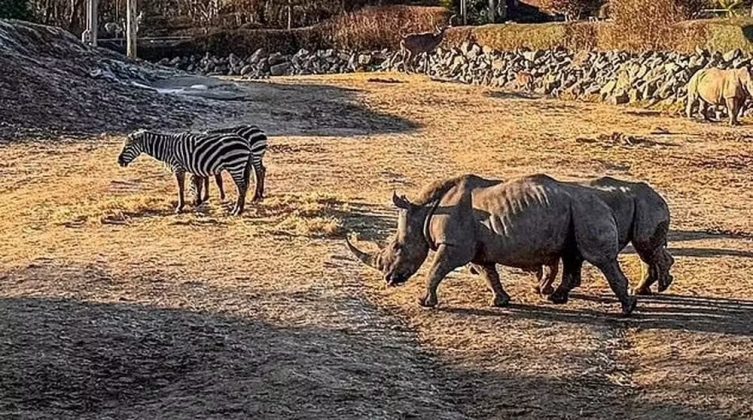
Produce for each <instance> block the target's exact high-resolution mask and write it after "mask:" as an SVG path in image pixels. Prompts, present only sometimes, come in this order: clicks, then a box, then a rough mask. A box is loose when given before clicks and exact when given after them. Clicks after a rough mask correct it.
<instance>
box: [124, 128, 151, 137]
mask: <svg viewBox="0 0 753 420" xmlns="http://www.w3.org/2000/svg"><path fill="white" fill-rule="evenodd" d="M146 132H147V130H146V128H139V129H138V130H135V131H132V132H131V133H130V134H128V137H131V138H134V137H140V136H143V135H144V134H146Z"/></svg>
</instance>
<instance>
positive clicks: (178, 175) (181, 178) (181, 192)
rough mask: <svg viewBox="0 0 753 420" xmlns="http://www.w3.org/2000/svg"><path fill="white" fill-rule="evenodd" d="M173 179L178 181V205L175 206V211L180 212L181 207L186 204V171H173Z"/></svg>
mask: <svg viewBox="0 0 753 420" xmlns="http://www.w3.org/2000/svg"><path fill="white" fill-rule="evenodd" d="M175 179H176V180H177V181H178V207H176V208H175V213H180V212H182V211H183V207H185V206H186V200H185V189H186V173H185V172H184V171H180V170H178V171H175Z"/></svg>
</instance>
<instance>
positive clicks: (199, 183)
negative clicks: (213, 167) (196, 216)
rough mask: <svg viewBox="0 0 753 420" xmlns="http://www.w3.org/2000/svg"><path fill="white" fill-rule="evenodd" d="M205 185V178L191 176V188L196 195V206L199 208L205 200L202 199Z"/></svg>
mask: <svg viewBox="0 0 753 420" xmlns="http://www.w3.org/2000/svg"><path fill="white" fill-rule="evenodd" d="M204 184H205V182H204V178H202V177H200V176H196V175H191V187H192V189H193V193H194V205H195V206H197V207H198V206H200V205H201V203H203V202H204V200H203V199H202V197H203V192H202V189H203V188H204Z"/></svg>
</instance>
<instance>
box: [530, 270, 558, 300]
mask: <svg viewBox="0 0 753 420" xmlns="http://www.w3.org/2000/svg"><path fill="white" fill-rule="evenodd" d="M558 271H559V267H558V264H557V263H555V264H550V265H544V266H542V267H541V268H539V271H538V272H537V273H536V276H537V277H538V280H539V284H538V286H537V287H536V291H537V292H538V293H540V294H541V295H542V296H549V295H551V294H552V293H554V287H552V284H554V280H555V279H556V278H557V272H558Z"/></svg>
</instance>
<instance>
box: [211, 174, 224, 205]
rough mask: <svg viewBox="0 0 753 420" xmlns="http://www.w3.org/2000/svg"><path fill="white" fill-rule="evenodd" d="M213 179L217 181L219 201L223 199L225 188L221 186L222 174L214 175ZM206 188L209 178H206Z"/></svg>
mask: <svg viewBox="0 0 753 420" xmlns="http://www.w3.org/2000/svg"><path fill="white" fill-rule="evenodd" d="M214 180H215V181H216V182H217V189H218V190H220V201H225V188H224V187H223V186H222V174H217V175H215V176H214ZM207 189H209V178H207Z"/></svg>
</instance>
